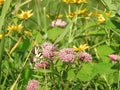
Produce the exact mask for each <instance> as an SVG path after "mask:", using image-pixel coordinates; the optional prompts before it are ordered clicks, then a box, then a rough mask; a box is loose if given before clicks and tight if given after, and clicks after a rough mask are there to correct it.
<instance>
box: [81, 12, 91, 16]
mask: <svg viewBox="0 0 120 90" xmlns="http://www.w3.org/2000/svg"><path fill="white" fill-rule="evenodd" d="M83 15H84V16H85V17H90V16H91V15H92V12H90V13H84V14H83Z"/></svg>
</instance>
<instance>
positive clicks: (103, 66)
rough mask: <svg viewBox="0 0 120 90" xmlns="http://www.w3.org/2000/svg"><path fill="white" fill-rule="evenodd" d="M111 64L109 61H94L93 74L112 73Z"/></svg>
mask: <svg viewBox="0 0 120 90" xmlns="http://www.w3.org/2000/svg"><path fill="white" fill-rule="evenodd" d="M112 66H113V64H111V63H103V62H102V63H95V64H94V69H93V73H94V74H95V73H96V74H108V73H112V72H113V70H112V69H111V68H112Z"/></svg>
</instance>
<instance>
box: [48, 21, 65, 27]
mask: <svg viewBox="0 0 120 90" xmlns="http://www.w3.org/2000/svg"><path fill="white" fill-rule="evenodd" d="M66 25H67V23H66V22H65V21H63V20H61V19H57V20H53V21H52V22H51V25H50V26H51V27H55V26H57V27H65V26H66Z"/></svg>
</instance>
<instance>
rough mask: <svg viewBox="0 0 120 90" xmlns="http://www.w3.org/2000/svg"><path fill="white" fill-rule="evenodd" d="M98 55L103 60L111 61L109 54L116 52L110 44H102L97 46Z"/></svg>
mask: <svg viewBox="0 0 120 90" xmlns="http://www.w3.org/2000/svg"><path fill="white" fill-rule="evenodd" d="M97 51H98V55H99V57H100V58H101V60H102V61H103V62H109V60H110V59H109V58H108V55H109V54H111V53H114V52H115V51H114V50H113V49H112V48H111V47H110V46H108V45H101V46H99V47H97Z"/></svg>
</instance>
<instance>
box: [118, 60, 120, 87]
mask: <svg viewBox="0 0 120 90" xmlns="http://www.w3.org/2000/svg"><path fill="white" fill-rule="evenodd" d="M119 64H120V61H118V89H119V88H120V65H119Z"/></svg>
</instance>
